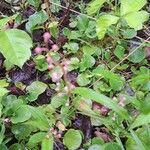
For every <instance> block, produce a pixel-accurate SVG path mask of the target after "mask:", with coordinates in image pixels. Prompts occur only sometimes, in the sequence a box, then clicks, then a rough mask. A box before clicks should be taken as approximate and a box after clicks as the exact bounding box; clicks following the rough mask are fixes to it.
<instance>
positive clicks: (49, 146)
mask: <svg viewBox="0 0 150 150" xmlns="http://www.w3.org/2000/svg"><path fill="white" fill-rule="evenodd" d="M53 143H54V139H53V137H52V136H51V135H50V137H45V138H44V139H43V140H42V146H41V148H42V150H53Z"/></svg>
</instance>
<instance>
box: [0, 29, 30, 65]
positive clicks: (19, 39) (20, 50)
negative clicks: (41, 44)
mask: <svg viewBox="0 0 150 150" xmlns="http://www.w3.org/2000/svg"><path fill="white" fill-rule="evenodd" d="M31 47H32V40H31V38H30V37H29V35H28V34H27V33H26V32H24V31H22V30H18V29H10V30H6V31H1V32H0V52H1V53H2V54H3V55H4V57H5V58H6V59H7V60H9V61H10V62H11V63H12V64H14V65H17V66H19V67H20V68H21V67H22V66H23V64H24V63H25V62H26V61H27V60H28V59H29V58H30V56H31V51H30V48H31Z"/></svg>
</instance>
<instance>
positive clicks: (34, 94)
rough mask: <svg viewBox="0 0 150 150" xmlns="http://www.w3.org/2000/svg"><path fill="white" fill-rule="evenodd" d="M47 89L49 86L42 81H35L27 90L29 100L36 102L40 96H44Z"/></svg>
mask: <svg viewBox="0 0 150 150" xmlns="http://www.w3.org/2000/svg"><path fill="white" fill-rule="evenodd" d="M46 88H47V85H46V84H45V83H43V82H40V81H35V82H33V83H32V84H31V85H29V86H28V87H27V88H26V90H27V91H28V93H29V95H28V96H27V100H29V101H35V100H36V99H37V98H38V96H39V95H40V94H42V93H43V92H44V91H45V90H46Z"/></svg>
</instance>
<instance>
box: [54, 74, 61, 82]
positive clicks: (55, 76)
mask: <svg viewBox="0 0 150 150" xmlns="http://www.w3.org/2000/svg"><path fill="white" fill-rule="evenodd" d="M61 77H62V76H61V74H59V73H56V72H53V73H52V81H53V82H59V81H60V80H61Z"/></svg>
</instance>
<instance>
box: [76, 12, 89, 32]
mask: <svg viewBox="0 0 150 150" xmlns="http://www.w3.org/2000/svg"><path fill="white" fill-rule="evenodd" d="M77 19H78V21H77V28H78V29H79V30H80V31H85V30H86V29H87V28H88V24H89V18H88V17H86V16H83V15H79V16H78V17H77Z"/></svg>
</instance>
